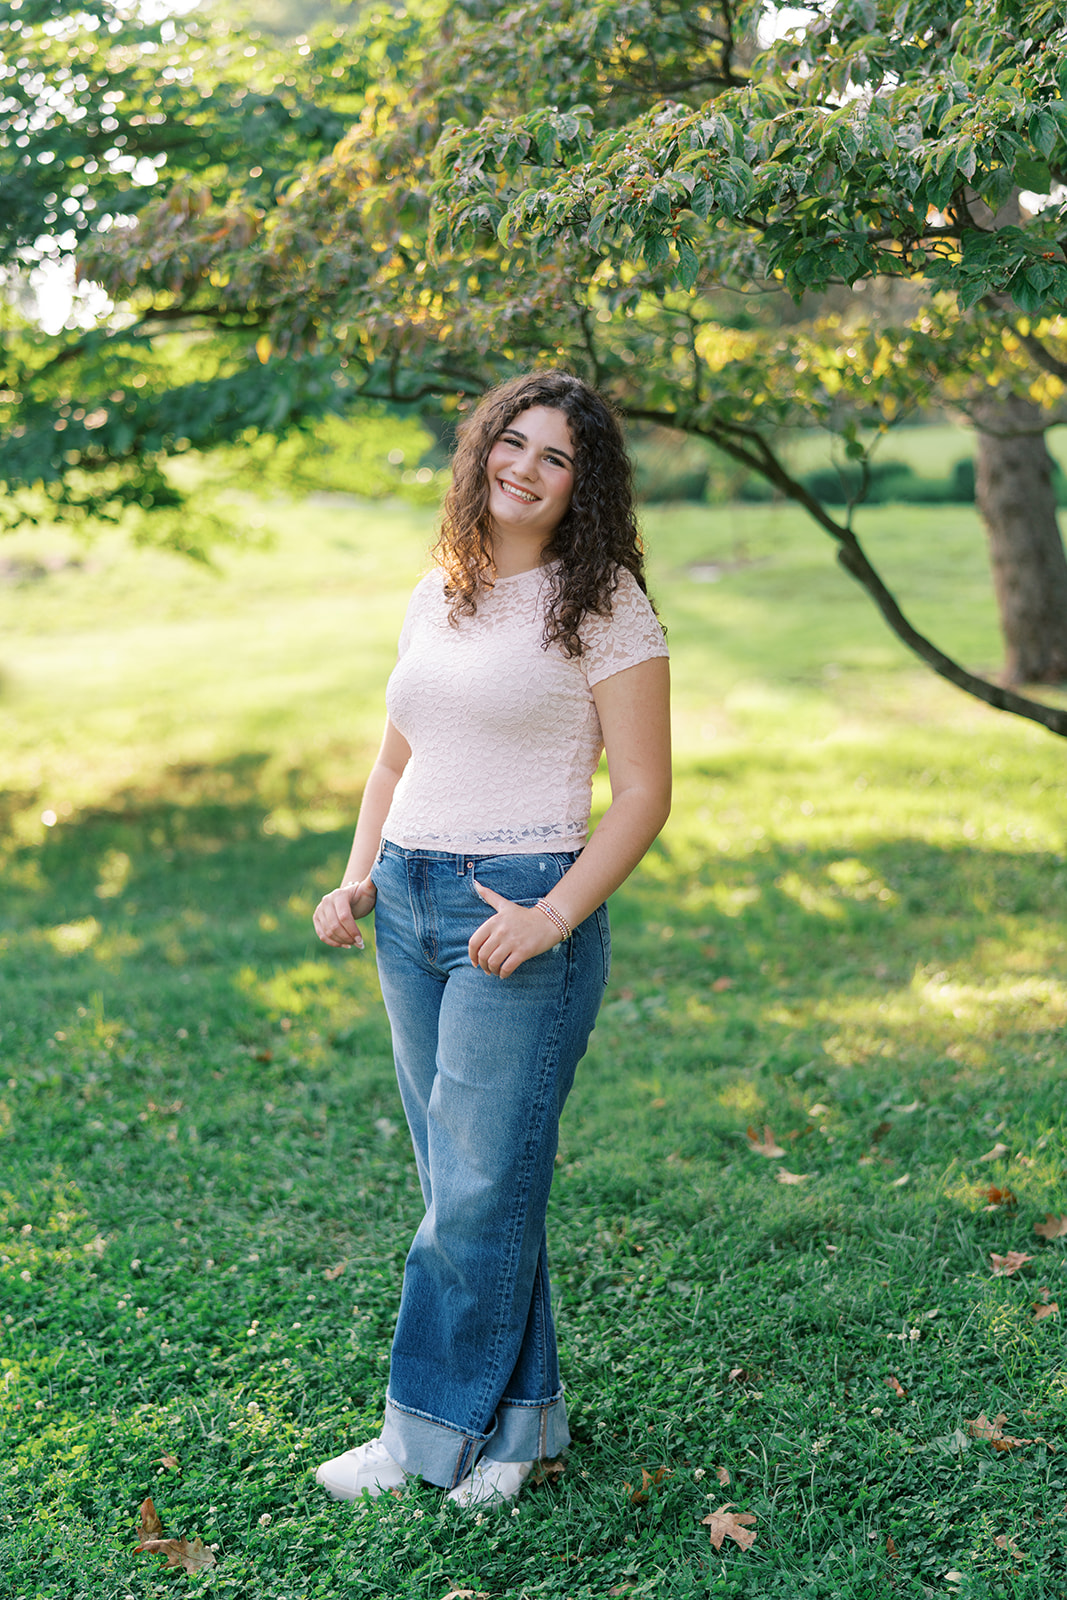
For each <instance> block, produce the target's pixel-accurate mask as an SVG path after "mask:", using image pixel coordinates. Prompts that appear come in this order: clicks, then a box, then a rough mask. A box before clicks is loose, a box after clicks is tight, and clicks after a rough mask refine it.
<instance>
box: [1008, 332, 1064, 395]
mask: <svg viewBox="0 0 1067 1600" xmlns="http://www.w3.org/2000/svg"><path fill="white" fill-rule="evenodd" d="M1014 332H1015V334H1016V337H1017V338H1018V340H1019V342H1020V344H1021V345H1022V346H1023V349H1024V350H1027V351H1029V353H1030V355H1032V356H1033V358H1034V360H1035V361H1036V362H1037V364H1038V366H1039V367H1043V368H1044V370H1045V371H1046V372H1051V374H1052V376H1053V377H1054V378H1062V379H1064V381H1065V382H1067V361H1061V360H1060V359H1059V357H1058V356H1054V355H1053V354H1052V351H1051V350H1049V349H1046V347H1045V346H1044V345H1043V344H1042V343H1041V340H1040V339H1039V338H1038V337H1037V335H1036V334H1033V333H1020V332H1019V330H1018V328H1016V329H1014Z"/></svg>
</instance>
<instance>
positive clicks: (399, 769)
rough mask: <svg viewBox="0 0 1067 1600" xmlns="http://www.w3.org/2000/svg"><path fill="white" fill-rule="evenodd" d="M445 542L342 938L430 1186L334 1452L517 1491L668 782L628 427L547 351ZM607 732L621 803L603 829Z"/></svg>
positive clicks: (496, 1490) (475, 436)
mask: <svg viewBox="0 0 1067 1600" xmlns="http://www.w3.org/2000/svg"><path fill="white" fill-rule="evenodd" d="M435 554H436V556H437V560H438V562H439V565H438V566H437V567H436V568H435V569H434V570H433V571H432V572H431V573H430V574H429V575H428V576H427V577H425V578H424V579H423V580H422V582H421V583H420V584H419V585H418V586H417V588H416V589H415V592H414V594H413V596H412V599H411V602H410V605H409V607H408V612H407V617H406V619H405V622H404V626H403V630H402V632H401V635H400V652H399V659H398V662H397V665H396V668H395V670H394V672H393V674H392V676H391V678H390V680H389V686H388V690H387V693H386V704H387V708H388V713H389V715H388V718H387V721H386V727H385V737H384V739H383V741H382V747H381V751H380V753H379V755H378V759H377V761H376V763H375V765H374V768H373V770H372V772H371V774H370V777H369V779H368V781H367V786H366V790H365V792H364V797H363V804H362V806H361V809H360V813H359V822H358V825H357V827H356V834H355V839H354V841H353V845H352V853H351V855H350V857H349V861H348V867H347V870H346V872H345V877H344V882H343V883H342V885H341V887H340V888H339V889H334V890H333V891H332V892H331V893H330V894H327V895H325V896H324V897H323V899H322V900H321V901H320V902H319V905H318V907H317V909H316V911H315V928H316V931H317V933H318V935H319V937H320V939H322V940H324V941H325V943H326V944H330V945H337V946H353V945H355V946H358V947H362V944H363V939H362V935H361V933H360V929H359V920H360V918H361V917H365V916H366V915H367V913H368V912H369V911H371V910H372V909H373V910H374V913H375V940H376V944H377V956H378V968H379V973H380V976H381V985H382V993H383V995H384V998H385V1004H386V1009H387V1011H388V1014H389V1021H390V1025H391V1028H392V1034H393V1049H394V1054H395V1058H396V1069H397V1076H398V1079H399V1084H400V1093H401V1097H402V1100H403V1104H404V1110H405V1113H406V1115H407V1120H408V1126H409V1128H410V1130H411V1138H412V1142H413V1144H414V1147H415V1159H416V1162H417V1165H418V1172H419V1180H420V1183H421V1185H422V1192H423V1197H424V1199H425V1201H426V1215H425V1216H424V1218H423V1220H422V1223H421V1225H420V1227H419V1230H418V1232H417V1233H416V1235H415V1240H414V1243H413V1244H412V1246H411V1250H410V1252H409V1254H408V1258H407V1264H406V1267H405V1270H404V1285H403V1292H402V1295H401V1302H400V1312H399V1317H398V1320H397V1326H396V1333H395V1336H394V1339H393V1346H392V1355H391V1363H390V1373H389V1389H388V1396H387V1399H386V1407H385V1423H384V1426H383V1429H382V1433H381V1437H380V1438H378V1439H372V1440H371V1441H370V1442H369V1443H366V1444H363V1445H360V1446H359V1447H358V1448H356V1449H353V1450H348V1451H346V1452H345V1453H344V1454H343V1455H340V1456H337V1457H335V1458H334V1459H333V1460H331V1461H327V1462H324V1463H323V1465H322V1466H321V1467H319V1469H318V1471H317V1473H316V1477H317V1479H318V1481H319V1483H321V1484H323V1485H324V1486H325V1488H326V1489H327V1490H329V1492H330V1493H331V1494H333V1495H334V1496H336V1497H337V1498H339V1499H355V1498H357V1497H359V1496H360V1495H362V1494H363V1493H364V1491H368V1492H369V1493H370V1494H372V1495H374V1494H379V1493H381V1492H382V1490H386V1489H391V1488H396V1487H398V1486H399V1485H400V1484H401V1483H403V1481H404V1480H405V1478H406V1477H407V1476H408V1475H409V1474H412V1473H415V1474H421V1476H422V1477H424V1478H427V1479H429V1480H430V1482H431V1483H436V1484H440V1485H441V1486H442V1487H443V1488H446V1489H448V1490H449V1498H450V1499H452V1500H454V1501H456V1502H458V1503H459V1504H461V1505H471V1504H477V1503H480V1502H483V1501H487V1500H493V1499H497V1500H507V1499H512V1498H514V1496H515V1495H516V1494H517V1493H518V1491H519V1489H520V1487H521V1485H522V1483H523V1481H524V1479H525V1478H526V1476H527V1475H528V1473H529V1472H530V1470H531V1468H532V1466H533V1464H534V1462H535V1461H536V1460H538V1459H539V1458H542V1457H546V1456H554V1455H557V1454H558V1453H559V1452H560V1451H561V1450H562V1449H563V1448H564V1447H565V1446H566V1444H567V1443H568V1441H569V1438H570V1435H569V1433H568V1431H567V1420H566V1410H565V1407H564V1402H563V1393H562V1389H561V1387H560V1381H559V1367H558V1362H557V1356H556V1339H555V1330H554V1327H553V1322H552V1310H551V1304H550V1297H549V1283H548V1260H547V1254H546V1246H545V1213H546V1209H547V1205H548V1193H549V1187H550V1185H551V1181H552V1171H553V1162H554V1159H555V1154H556V1145H557V1136H558V1124H559V1114H560V1111H561V1109H562V1106H563V1102H564V1100H565V1099H566V1096H567V1093H568V1091H569V1089H570V1086H571V1083H572V1081H573V1078H574V1071H575V1067H576V1066H577V1063H578V1061H579V1060H580V1059H581V1057H582V1055H583V1054H584V1052H585V1048H586V1043H587V1041H588V1038H589V1034H590V1032H591V1031H592V1028H593V1023H594V1021H595V1019H596V1014H597V1009H598V1007H599V1004H600V1000H601V996H602V994H603V989H604V984H605V983H606V982H607V976H608V965H609V961H610V938H609V932H608V920H607V908H606V907H605V905H604V901H605V900H606V898H607V896H608V895H610V894H611V892H612V891H613V890H614V889H617V888H618V886H619V884H621V883H622V882H623V880H624V879H625V878H626V877H627V876H628V874H629V873H630V872H632V871H633V869H634V867H635V866H636V865H637V863H638V862H639V861H640V859H641V857H642V856H643V855H644V853H645V851H646V850H647V849H648V847H649V845H650V844H651V843H652V840H653V839H654V838H655V837H656V834H657V833H658V832H659V830H660V828H661V827H662V826H663V823H664V821H665V820H666V817H667V813H668V810H669V808H670V740H669V726H668V681H667V662H666V659H665V658H666V655H667V649H666V645H665V644H664V639H663V630H662V628H661V627H660V625H659V623H658V622H657V620H656V616H655V613H654V611H653V610H652V607H651V605H650V603H649V601H648V599H647V597H646V595H645V585H644V579H643V576H642V560H641V548H640V542H639V539H638V534H637V527H636V523H635V520H634V515H633V509H632V505H631V498H630V469H629V462H628V460H627V457H626V453H625V448H624V445H623V440H622V435H621V432H620V430H619V426H618V424H617V422H616V420H615V417H614V415H613V413H612V412H611V410H610V408H609V407H608V406H607V404H606V403H605V402H604V401H603V400H602V399H601V397H600V396H599V395H598V394H597V393H596V392H595V391H594V390H592V389H590V388H589V387H588V385H586V384H585V383H583V382H582V381H581V380H580V379H578V378H575V377H571V376H570V375H569V374H567V373H564V372H558V371H543V372H534V373H531V374H530V375H528V376H525V377H521V378H516V379H513V380H512V381H511V382H509V383H505V384H503V385H501V386H500V387H499V388H497V389H494V390H493V391H492V392H491V393H490V394H488V395H487V396H486V397H485V398H484V399H483V401H482V402H481V404H480V405H479V406H478V408H477V410H476V411H475V413H474V415H473V416H472V417H471V419H470V420H469V421H468V422H466V423H465V424H464V425H463V427H462V429H461V435H460V443H459V448H458V450H457V453H456V457H455V462H454V466H453V481H452V487H451V489H450V491H449V494H448V497H447V499H446V501H445V507H444V516H443V522H442V531H441V536H440V540H439V542H438V545H437V548H436V551H435ZM602 748H603V749H604V750H605V752H606V755H607V762H608V771H609V776H610V781H611V795H612V798H611V805H610V806H609V808H608V810H607V811H606V813H605V815H604V817H603V819H602V821H601V822H600V823H599V824H598V826H597V828H596V830H595V832H594V833H593V834H592V836H591V837H589V838H588V839H587V836H588V831H589V811H590V794H591V782H592V776H593V772H594V770H595V768H596V766H597V762H598V760H599V757H600V753H601V749H602Z"/></svg>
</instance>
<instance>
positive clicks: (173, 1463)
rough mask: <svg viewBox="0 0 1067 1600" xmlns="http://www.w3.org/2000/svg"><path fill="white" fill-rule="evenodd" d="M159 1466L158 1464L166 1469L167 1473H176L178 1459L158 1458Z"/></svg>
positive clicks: (173, 1457)
mask: <svg viewBox="0 0 1067 1600" xmlns="http://www.w3.org/2000/svg"><path fill="white" fill-rule="evenodd" d="M159 1464H160V1466H161V1467H166V1469H167V1471H168V1472H177V1471H178V1458H177V1456H160V1458H159Z"/></svg>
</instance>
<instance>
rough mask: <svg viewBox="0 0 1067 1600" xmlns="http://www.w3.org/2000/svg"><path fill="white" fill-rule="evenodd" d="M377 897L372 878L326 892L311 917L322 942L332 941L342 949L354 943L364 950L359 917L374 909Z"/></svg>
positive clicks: (357, 947) (349, 947)
mask: <svg viewBox="0 0 1067 1600" xmlns="http://www.w3.org/2000/svg"><path fill="white" fill-rule="evenodd" d="M377 898H378V891H377V889H375V887H374V885H373V883H372V882H371V881H370V879H369V878H364V879H363V881H362V882H361V883H346V884H342V886H341V888H340V889H331V890H330V893H329V894H324V895H323V897H322V899H321V900H320V901H319V903H318V905H317V906H316V907H315V915H314V917H313V918H312V921H313V922H314V924H315V932H316V933H317V934H318V936H319V938H320V939H321V940H322V942H323V944H332V945H334V946H336V947H337V948H338V949H341V950H347V949H351V948H352V946H353V945H354V946H355V948H356V949H357V950H362V949H363V935H362V934H361V933H360V931H359V926H358V923H359V918H360V917H365V916H366V915H367V913H368V912H369V911H373V910H374V902H375V900H376V899H377Z"/></svg>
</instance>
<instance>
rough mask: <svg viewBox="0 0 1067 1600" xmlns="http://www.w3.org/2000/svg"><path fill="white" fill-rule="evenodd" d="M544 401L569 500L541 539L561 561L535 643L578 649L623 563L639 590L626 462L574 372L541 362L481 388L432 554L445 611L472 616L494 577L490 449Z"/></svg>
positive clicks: (607, 419)
mask: <svg viewBox="0 0 1067 1600" xmlns="http://www.w3.org/2000/svg"><path fill="white" fill-rule="evenodd" d="M533 406H548V407H550V408H552V409H553V410H556V411H562V412H563V415H564V416H565V417H566V419H567V423H568V426H569V427H570V431H571V438H572V439H573V441H574V490H573V493H572V495H571V503H570V507H569V508H568V510H567V513H566V515H565V516H564V517H563V519H562V521H561V522H560V523H559V524H558V526H557V527H556V529H555V531H554V532H553V535H552V539H551V542H550V543H549V544H548V546H547V547H546V549H545V559H546V561H558V562H559V563H560V564H559V566H558V568H557V569H556V571H555V574H554V576H553V583H552V589H551V591H550V594H549V598H548V605H547V607H546V612H545V632H544V640H543V642H544V644H545V646H546V647H547V646H548V645H550V644H558V645H560V646H561V647H562V649H563V650H564V652H565V653H566V654H567V655H568V656H580V655H581V653H582V641H581V638H580V636H579V629H580V628H581V625H582V621H583V619H584V618H585V617H586V616H587V615H588V614H589V613H590V612H593V613H595V614H596V615H598V616H609V615H610V613H611V600H612V595H613V594H614V593H615V590H616V588H617V587H618V583H619V573H620V571H621V569H623V568H625V570H626V571H627V572H631V573H633V576H634V577H635V578H636V580H637V582H638V583H639V584H640V586H641V589H642V590H643V591H644V592H645V593H646V594H647V593H648V590H647V588H646V585H645V574H644V556H643V551H642V546H641V536H640V534H639V533H638V530H637V519H636V517H635V515H634V507H633V488H632V468H631V466H630V458H629V456H628V455H627V453H626V446H625V443H624V442H623V436H622V429H621V427H620V426H619V422H618V419H617V417H616V415H615V413H614V411H613V410H612V408H611V406H610V405H609V404H608V402H607V401H606V400H605V399H604V398H603V397H602V396H601V395H599V394H598V393H597V392H596V390H595V389H592V388H590V386H589V385H588V384H587V383H584V382H583V381H582V379H581V378H576V377H574V376H573V375H572V374H571V373H569V372H562V371H560V370H559V369H558V368H555V367H550V368H547V369H545V370H543V371H540V372H530V373H526V374H524V375H523V376H522V377H518V378H512V379H510V380H509V381H508V382H507V383H502V384H499V385H498V386H497V387H496V388H495V389H490V391H489V393H488V394H487V395H485V396H484V397H483V398H482V400H481V401H480V402H479V404H478V407H477V409H476V410H475V411H474V413H473V414H472V415H471V416H470V417H469V418H468V419H467V421H465V422H464V423H462V424H461V425H460V428H459V444H458V446H457V449H456V454H455V457H454V459H453V462H452V486H451V488H450V489H449V491H448V494H447V495H446V497H445V504H444V512H443V515H442V519H441V531H440V534H439V537H438V540H437V544H436V545H435V547H434V556H435V558H436V559H437V561H438V562H439V563H440V565H441V566H442V567H443V568H444V570H445V574H446V577H447V589H446V593H447V594H448V596H449V599H450V601H451V612H450V619H449V620H450V621H451V622H452V623H453V624H455V623H457V622H458V620H459V618H460V617H461V616H473V614H474V612H475V611H476V610H477V608H478V596H479V593H482V592H484V591H485V590H487V589H491V588H492V587H493V578H494V570H493V555H492V549H493V545H492V531H493V530H492V522H491V520H490V516H489V479H488V475H487V472H486V466H487V463H488V460H489V452H490V450H491V449H492V447H493V445H494V444H495V443H496V441H497V439H498V438H499V437H500V435H501V434H502V433H503V432H504V430H505V429H506V428H507V427H509V426H510V424H511V423H512V422H514V420H515V418H516V417H517V416H518V415H519V413H520V412H522V411H528V410H530V408H531V407H533Z"/></svg>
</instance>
